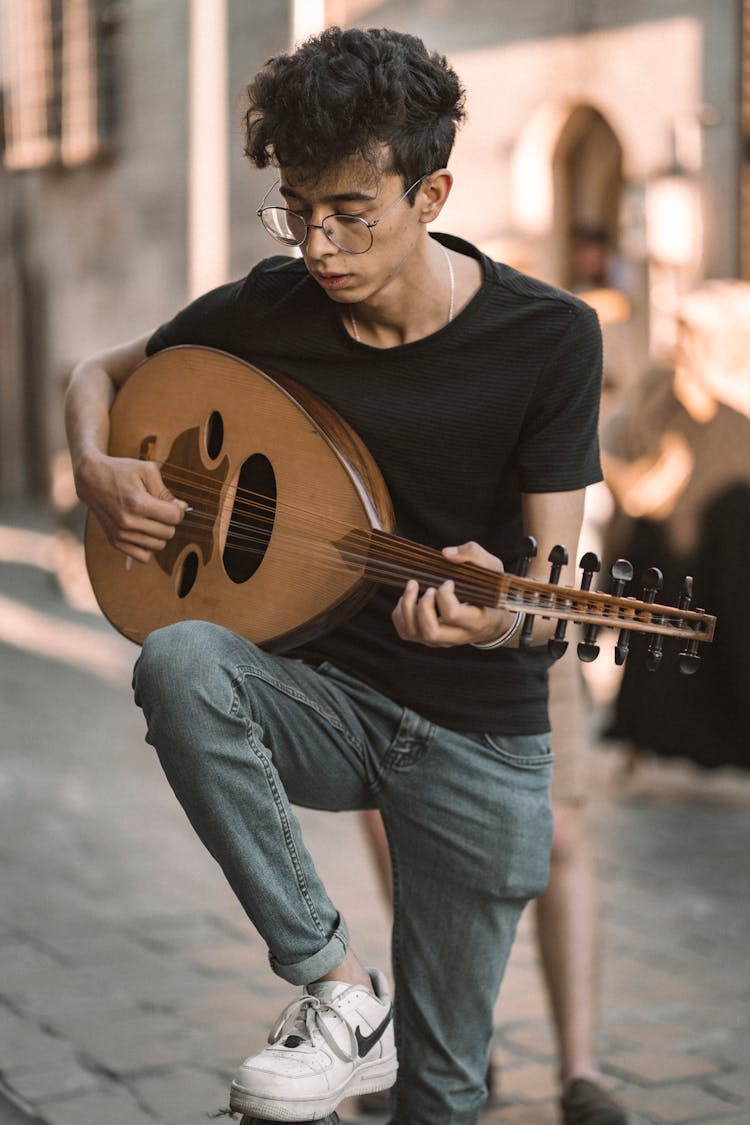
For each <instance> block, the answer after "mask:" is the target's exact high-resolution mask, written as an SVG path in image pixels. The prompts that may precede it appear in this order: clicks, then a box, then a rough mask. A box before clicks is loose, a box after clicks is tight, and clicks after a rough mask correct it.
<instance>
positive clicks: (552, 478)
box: [519, 304, 602, 492]
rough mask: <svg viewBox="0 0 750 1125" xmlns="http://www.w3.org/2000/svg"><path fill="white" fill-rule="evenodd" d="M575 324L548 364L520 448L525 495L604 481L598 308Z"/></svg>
mask: <svg viewBox="0 0 750 1125" xmlns="http://www.w3.org/2000/svg"><path fill="white" fill-rule="evenodd" d="M569 315H570V323H569V324H568V325H567V327H566V328H565V330H564V331H563V333H562V335H561V337H560V339H559V341H558V344H557V346H556V347H555V348H553V350H552V351H551V353H550V356H549V358H548V359H547V361H546V363H545V364H544V367H543V370H542V373H541V376H540V378H539V381H538V384H537V387H536V391H535V394H534V396H533V398H532V400H531V403H530V406H529V411H528V413H527V417H526V420H525V424H524V428H523V433H522V436H521V443H520V455H519V467H520V485H521V491H522V492H566V491H573V490H574V489H578V488H585V487H586V485H589V484H595V483H596V482H597V481H600V480H601V479H602V471H601V464H600V460H599V437H598V428H599V400H600V395H601V378H602V334H601V329H600V328H599V320H598V318H597V315H596V313H595V312H594V310H593V309H590V308H588V307H587V306H584V305H583V304H581V305H580V306H579V307H577V308H571V310H570V314H569Z"/></svg>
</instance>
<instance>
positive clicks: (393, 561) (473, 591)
mask: <svg viewBox="0 0 750 1125" xmlns="http://www.w3.org/2000/svg"><path fill="white" fill-rule="evenodd" d="M360 548H361V550H362V551H364V553H365V576H366V577H367V578H369V579H371V580H372V581H374V582H380V583H382V584H383V585H386V586H395V587H398V588H401V587H403V586H404V585H405V584H406V582H407V581H408V580H409V579H410V578H411V579H414V580H415V581H416V582H418V583H419V587H420V590H421V591H424V590H426V589H428V588H429V587H431V586H432V587H437V586H440V585H441V584H442V583H443V582H446V581H448V580H449V579H451V580H452V581H453V582H455V584H456V597H457V598H458V599H459V601H462V602H469V603H470V604H471V605H476V606H489V607H493V608H496V607H497V606H498V603H499V602H500V600H501V599H502V597H503V595H504V594H507V592H508V590H507V587H508V578H509V577H510V576H508V575H504V574H497V573H495V572H494V571H491V570H487V569H485V568H484V567H481V566H476V565H475V564H474V563H466V562H461V563H458V562H451V560H450V559H447V558H446V557H445V555H444V554H443V553H442V551H438V550H436V549H435V548H434V547H423V546H422V545H421V544H419V543H413V542H411V540H409V539H402V538H401V537H400V536H398V535H392V534H391V533H390V532H387V531H373V532H371V533H369V534H368V535H367V536H366V537H364V538H363V540H362V542H361V544H360Z"/></svg>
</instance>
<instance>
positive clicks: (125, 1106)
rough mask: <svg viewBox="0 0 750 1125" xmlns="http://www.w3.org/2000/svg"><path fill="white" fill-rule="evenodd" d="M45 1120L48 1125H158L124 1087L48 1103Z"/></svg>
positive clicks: (115, 1087) (111, 1087)
mask: <svg viewBox="0 0 750 1125" xmlns="http://www.w3.org/2000/svg"><path fill="white" fill-rule="evenodd" d="M44 1120H45V1122H47V1125H154V1118H153V1117H152V1116H151V1115H150V1114H149V1113H147V1112H146V1111H145V1110H144V1109H143V1108H142V1107H141V1106H140V1105H139V1103H138V1102H137V1101H136V1099H135V1098H134V1097H133V1095H132V1094H131V1093H130V1091H129V1090H127V1089H125V1087H123V1086H110V1087H108V1088H107V1089H104V1090H92V1091H91V1092H90V1093H86V1094H81V1095H80V1096H77V1097H72V1098H66V1099H65V1100H63V1101H59V1102H48V1103H47V1104H46V1105H45V1107H44Z"/></svg>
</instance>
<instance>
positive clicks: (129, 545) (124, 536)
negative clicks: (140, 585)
mask: <svg viewBox="0 0 750 1125" xmlns="http://www.w3.org/2000/svg"><path fill="white" fill-rule="evenodd" d="M148 339H149V337H148V336H141V337H139V338H137V339H135V340H130V341H128V342H126V343H123V344H119V345H117V346H116V347H113V348H109V349H107V350H105V351H102V352H98V353H97V354H95V355H93V356H90V357H89V358H87V359H84V360H82V361H81V362H80V363H78V364H77V365H76V367H75V368H74V370H73V373H72V375H71V379H70V384H69V387H68V391H67V394H66V397H65V425H66V430H67V435H68V445H69V447H70V456H71V461H72V463H73V474H74V477H75V482H76V491H77V492H78V495H79V497H80V498H81V500H82V501H83V502H84V504H86V505H87V506H88V508H89V509H90V510H91V512H92V513H93V514H94V515H95V516H96V518H97V519H98V520H99V522H100V523H101V525H102V527H103V528H104V531H105V534H106V535H107V538H108V539H109V541H110V543H112V545H113V546H114V547H117V548H118V550H120V551H122V552H123V553H124V554H126V555H129V556H130V557H132V558H134V559H137V560H138V561H139V562H147V561H148V559H150V558H151V554H152V552H153V551H158V550H160V549H161V548H162V547H164V545H165V544H166V543H167V542H168V541H169V540H170V539H171V538H172V537H173V536H174V533H175V528H176V526H177V525H178V524H179V523H180V521H181V520H182V518H183V515H184V509H185V504H184V503H183V502H182V501H177V500H175V499H174V497H173V496H172V494H171V493H170V492H169V490H168V489H167V488H166V486H165V484H164V481H163V480H162V477H161V473H160V471H159V467H158V466H157V465H156V464H155V463H154V462H152V461H140V460H137V459H131V458H123V457H110V456H109V455H108V453H107V448H108V443H109V411H110V408H111V406H112V403H113V402H114V399H115V396H116V394H117V391H118V390H119V389H120V387H122V386H123V384H124V383H125V382H126V381H127V379H128V378H129V377H130V375H131V374H132V372H133V371H134V369H135V368H136V367H137V366H138V364H139V363H141V362H142V360H144V359H145V358H146V344H147V342H148Z"/></svg>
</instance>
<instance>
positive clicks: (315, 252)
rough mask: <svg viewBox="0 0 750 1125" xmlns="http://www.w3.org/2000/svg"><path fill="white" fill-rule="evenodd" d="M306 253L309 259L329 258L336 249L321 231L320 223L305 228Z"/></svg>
mask: <svg viewBox="0 0 750 1125" xmlns="http://www.w3.org/2000/svg"><path fill="white" fill-rule="evenodd" d="M306 242H307V253H308V255H309V256H310V257H311V258H323V257H330V255H331V254H335V253H336V247H335V246H334V245H333V243H332V242H331V240H330V238H328V236H327V235H326V233H325V231H324V230H323V225H322V224H320V223H315V224H313V223H310V224H308V227H307V239H306Z"/></svg>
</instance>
